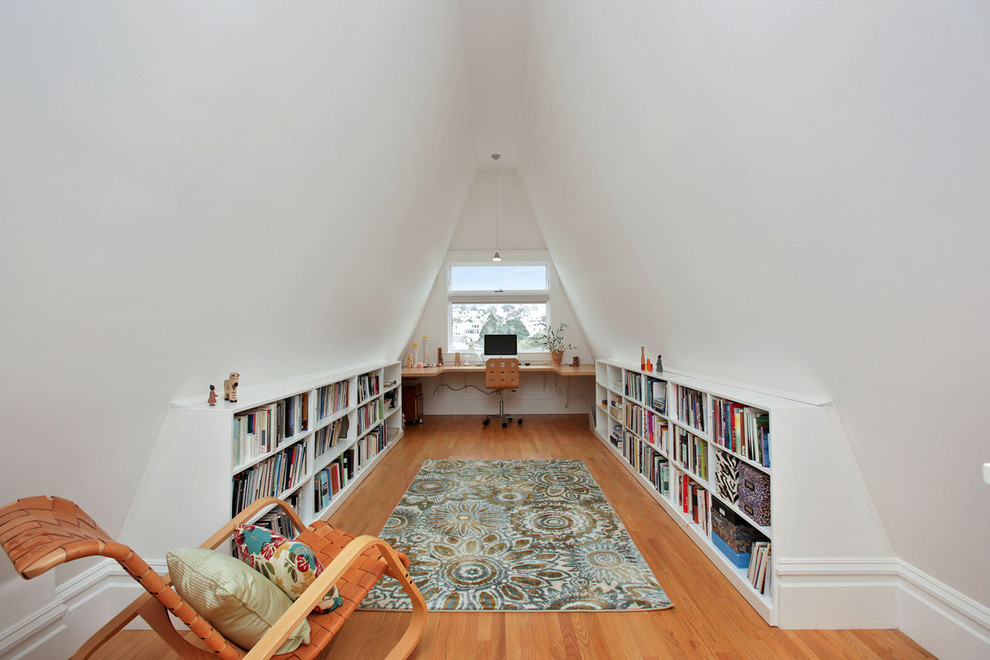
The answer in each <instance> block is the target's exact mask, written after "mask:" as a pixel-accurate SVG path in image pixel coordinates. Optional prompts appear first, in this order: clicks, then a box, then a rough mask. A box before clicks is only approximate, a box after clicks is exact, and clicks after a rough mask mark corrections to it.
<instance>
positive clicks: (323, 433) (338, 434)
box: [313, 415, 351, 456]
mask: <svg viewBox="0 0 990 660" xmlns="http://www.w3.org/2000/svg"><path fill="white" fill-rule="evenodd" d="M350 425H351V423H350V420H348V419H347V416H346V415H345V416H344V417H341V418H340V419H335V420H334V421H333V422H331V423H330V424H328V425H327V426H324V427H323V428H321V429H319V430H317V431H316V435H315V437H314V439H313V443H314V444H313V449H314V451H315V454H316V456H322V455H323V454H325V453H327V452H328V451H330V448H331V447H334V446H335V445H336V444H337V443H338V442H340V439H341V438H346V437H347V430H348V429H349V428H350Z"/></svg>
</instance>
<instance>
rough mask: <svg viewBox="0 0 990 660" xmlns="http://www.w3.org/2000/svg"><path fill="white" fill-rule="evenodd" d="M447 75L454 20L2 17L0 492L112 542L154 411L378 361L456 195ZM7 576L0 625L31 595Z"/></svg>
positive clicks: (438, 9) (200, 8)
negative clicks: (236, 376)
mask: <svg viewBox="0 0 990 660" xmlns="http://www.w3.org/2000/svg"><path fill="white" fill-rule="evenodd" d="M462 61H463V44H462V42H461V32H460V14H459V6H458V4H457V3H456V2H441V1H437V2H417V3H415V5H412V4H408V5H407V4H401V3H388V5H387V6H384V5H381V4H378V3H322V4H321V3H310V4H307V5H305V6H304V7H301V6H297V7H294V8H292V9H291V10H290V11H287V10H286V8H285V7H284V6H282V5H277V4H272V3H265V2H243V1H239V2H211V3H200V2H179V3H130V2H86V3H78V4H59V5H57V6H55V5H51V4H46V3H3V4H2V5H0V89H2V90H3V92H2V93H0V117H2V118H3V119H2V121H0V145H2V147H0V148H2V150H3V157H2V164H0V169H2V175H0V218H2V222H3V238H2V240H0V290H2V301H3V319H4V322H3V324H2V330H0V346H2V348H0V354H2V364H0V372H2V374H3V377H2V381H0V388H2V392H0V401H2V404H0V405H2V407H3V420H4V438H3V460H2V461H0V500H2V502H3V503H6V502H8V501H12V500H13V499H15V498H17V497H24V496H27V495H34V494H42V493H51V494H59V495H62V496H65V497H68V498H71V499H73V500H76V501H77V502H79V503H80V504H81V505H82V506H83V507H84V508H85V509H86V510H88V511H89V512H90V513H91V514H92V515H93V516H94V517H95V518H96V519H97V520H98V521H99V522H100V523H101V524H102V525H103V526H104V527H105V528H106V529H107V531H109V532H110V533H111V534H113V533H115V532H116V531H117V530H118V529H119V526H120V523H121V520H122V519H123V517H124V514H125V512H126V510H127V505H128V502H129V501H130V498H131V495H132V493H133V492H134V490H135V487H136V485H137V480H138V478H139V476H140V475H141V471H142V468H143V466H144V463H145V459H146V457H147V455H148V453H149V451H150V448H151V446H152V443H153V442H154V441H155V438H156V435H157V434H158V430H159V427H160V425H161V423H162V419H163V417H164V415H165V412H166V410H167V407H168V404H169V401H171V400H173V399H177V398H183V397H189V396H194V395H198V394H202V395H205V394H206V393H207V389H208V386H209V385H210V384H211V383H213V384H216V385H217V386H218V387H219V386H220V385H221V384H222V381H223V379H224V377H225V376H226V375H227V374H228V373H229V372H230V371H231V370H237V371H239V372H240V373H241V383H242V384H243V385H245V386H248V385H252V384H258V383H262V382H266V381H272V380H278V379H282V378H286V377H290V376H297V375H302V374H308V373H313V372H317V371H321V370H325V369H329V368H332V367H335V366H344V365H349V364H355V363H358V362H361V361H365V360H369V359H379V358H385V357H393V356H394V355H396V354H398V353H399V351H400V350H401V347H402V346H403V345H404V343H405V341H406V339H407V337H408V336H409V333H410V332H411V331H412V326H413V324H414V323H415V321H416V316H415V314H416V312H418V310H420V309H421V308H422V305H423V302H424V301H425V300H426V297H427V295H428V293H429V290H430V287H431V285H432V283H433V279H434V276H435V275H436V272H437V269H438V268H439V264H440V262H441V261H442V259H443V256H444V251H445V247H446V244H447V243H448V242H449V240H450V236H451V235H452V233H453V230H454V226H455V224H456V220H457V213H458V211H459V209H460V206H461V204H462V202H463V199H464V196H465V195H466V194H467V190H468V187H469V186H470V184H471V179H472V177H473V170H474V168H473V167H472V165H471V163H470V162H469V156H468V152H469V149H470V144H471V135H470V126H469V125H467V123H466V120H465V118H466V117H469V116H470V113H469V108H468V107H467V102H466V98H467V93H466V87H467V85H466V74H465V71H464V70H463V67H462V64H461V62H462ZM409 310H415V311H414V312H413V314H412V315H411V316H410V314H409ZM190 460H196V457H195V456H190ZM125 541H126V539H125ZM80 563H82V562H80ZM13 575H14V574H13V571H12V568H11V566H10V564H9V562H6V561H2V562H0V588H2V591H3V593H4V594H5V596H13V595H15V594H16V598H11V597H5V598H4V599H2V600H3V602H4V603H7V605H5V606H0V631H2V630H3V629H5V628H7V626H8V625H10V624H11V623H12V622H13V621H15V620H17V619H19V618H20V617H22V616H25V613H26V612H29V611H33V610H34V609H36V608H34V607H33V606H34V605H38V603H37V602H34V601H32V599H33V598H34V597H35V596H34V595H35V594H40V593H42V592H43V591H44V585H43V584H39V582H45V581H46V580H51V576H50V575H46V576H44V578H40V579H36V580H34V581H33V582H31V583H23V584H22V583H21V582H20V580H19V579H17V580H16V583H14V582H12V580H13V579H14V578H13ZM50 586H51V585H50V583H49V588H50ZM46 595H47V596H48V597H50V595H51V592H50V591H49V592H48V593H47V594H46ZM39 598H41V601H42V602H45V600H44V596H39Z"/></svg>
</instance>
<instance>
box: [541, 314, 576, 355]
mask: <svg viewBox="0 0 990 660" xmlns="http://www.w3.org/2000/svg"><path fill="white" fill-rule="evenodd" d="M540 325H542V326H543V329H542V330H541V331H540V332H539V333H537V335H536V336H535V337H534V339H535V340H536V343H537V344H539V345H540V346H543V347H544V348H546V349H547V351H549V352H550V359H551V360H553V363H554V364H560V362H561V360H563V358H564V351H566V350H573V349H574V347H573V346H571V345H570V344H568V343H567V342H566V341H565V340H564V329H565V328H567V324H566V323H561V324H560V325H559V326H557V329H556V330H554V329H553V328H552V327H550V326H549V325H547V324H546V323H541V324H540Z"/></svg>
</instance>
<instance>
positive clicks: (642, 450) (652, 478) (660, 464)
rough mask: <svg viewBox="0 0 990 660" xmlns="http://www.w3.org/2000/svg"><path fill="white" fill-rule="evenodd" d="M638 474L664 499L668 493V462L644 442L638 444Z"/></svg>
mask: <svg viewBox="0 0 990 660" xmlns="http://www.w3.org/2000/svg"><path fill="white" fill-rule="evenodd" d="M637 469H638V470H639V473H640V474H641V475H643V476H644V477H646V479H647V481H649V482H650V483H651V484H653V487H654V488H656V490H657V492H658V493H660V494H661V495H663V496H664V497H666V496H667V495H668V493H670V462H669V461H668V460H667V459H666V458H665V457H664V456H663V455H662V454H660V453H659V452H657V451H656V450H655V449H653V447H651V446H650V445H648V444H646V443H645V442H640V443H639V465H638V468H637Z"/></svg>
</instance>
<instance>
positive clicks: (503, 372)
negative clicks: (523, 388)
mask: <svg viewBox="0 0 990 660" xmlns="http://www.w3.org/2000/svg"><path fill="white" fill-rule="evenodd" d="M485 387H487V388H488V389H490V390H498V414H497V415H488V416H487V417H485V419H484V420H482V422H481V423H482V424H484V425H485V426H488V422H490V421H492V420H493V419H499V420H502V428H503V429H504V428H505V427H507V426H508V425H509V422H511V421H512V420H513V418H512V417H510V416H509V415H506V414H505V398H504V396H503V395H504V394H505V390H513V391H515V390H517V389H519V360H517V359H516V358H488V360H487V361H486V362H485ZM516 421H517V422H519V423H520V424H522V422H523V421H522V420H521V419H516Z"/></svg>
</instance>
